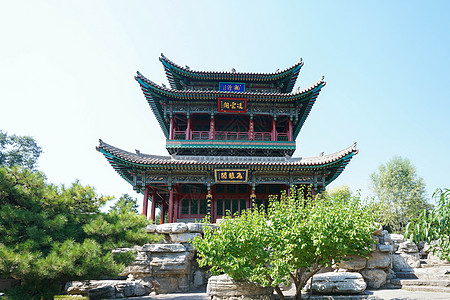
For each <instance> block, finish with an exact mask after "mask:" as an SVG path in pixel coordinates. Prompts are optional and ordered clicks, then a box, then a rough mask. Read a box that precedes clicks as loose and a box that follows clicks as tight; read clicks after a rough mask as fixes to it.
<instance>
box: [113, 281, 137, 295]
mask: <svg viewBox="0 0 450 300" xmlns="http://www.w3.org/2000/svg"><path fill="white" fill-rule="evenodd" d="M115 288H116V291H117V293H121V294H122V295H123V297H131V296H134V294H135V289H136V287H135V286H134V284H130V282H123V283H118V284H116V286H115Z"/></svg>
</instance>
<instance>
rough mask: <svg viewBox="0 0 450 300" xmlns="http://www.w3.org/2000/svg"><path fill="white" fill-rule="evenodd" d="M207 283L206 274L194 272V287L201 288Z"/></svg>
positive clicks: (198, 271)
mask: <svg viewBox="0 0 450 300" xmlns="http://www.w3.org/2000/svg"><path fill="white" fill-rule="evenodd" d="M204 283H205V274H204V272H202V271H200V270H197V271H195V272H194V282H193V284H194V287H201V286H202V285H203V284H204Z"/></svg>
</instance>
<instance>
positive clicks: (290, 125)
mask: <svg viewBox="0 0 450 300" xmlns="http://www.w3.org/2000/svg"><path fill="white" fill-rule="evenodd" d="M288 126H289V127H288V135H289V136H288V141H289V142H291V141H292V139H293V136H292V120H291V119H289V121H288Z"/></svg>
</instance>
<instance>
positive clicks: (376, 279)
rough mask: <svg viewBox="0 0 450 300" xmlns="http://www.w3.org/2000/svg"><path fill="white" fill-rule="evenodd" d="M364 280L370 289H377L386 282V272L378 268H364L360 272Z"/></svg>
mask: <svg viewBox="0 0 450 300" xmlns="http://www.w3.org/2000/svg"><path fill="white" fill-rule="evenodd" d="M361 275H362V276H363V277H364V280H365V281H366V283H367V287H369V288H372V289H379V288H380V287H381V286H382V285H384V284H385V283H386V278H387V274H386V272H385V271H383V270H380V269H372V270H371V269H365V270H363V271H362V272H361Z"/></svg>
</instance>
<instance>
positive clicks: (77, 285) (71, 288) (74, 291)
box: [64, 280, 122, 296]
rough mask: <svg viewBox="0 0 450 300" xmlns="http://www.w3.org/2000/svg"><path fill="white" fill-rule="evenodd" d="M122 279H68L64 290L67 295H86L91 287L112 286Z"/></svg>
mask: <svg viewBox="0 0 450 300" xmlns="http://www.w3.org/2000/svg"><path fill="white" fill-rule="evenodd" d="M120 282H122V280H85V281H70V282H67V283H66V286H65V288H64V290H65V292H66V293H67V294H69V295H83V296H87V295H88V291H89V290H91V289H95V288H99V287H102V286H107V285H108V286H114V285H115V284H116V283H120Z"/></svg>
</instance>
